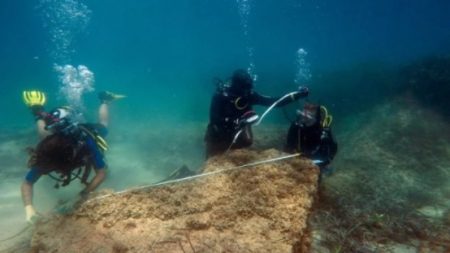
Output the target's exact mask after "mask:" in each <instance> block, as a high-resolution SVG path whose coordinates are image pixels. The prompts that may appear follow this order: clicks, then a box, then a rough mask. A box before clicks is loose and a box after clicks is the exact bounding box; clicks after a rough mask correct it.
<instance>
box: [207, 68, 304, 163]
mask: <svg viewBox="0 0 450 253" xmlns="http://www.w3.org/2000/svg"><path fill="white" fill-rule="evenodd" d="M308 93H309V91H308V88H306V87H300V88H299V90H298V91H297V92H295V93H292V94H291V96H289V97H287V98H286V99H284V100H282V101H280V102H279V103H278V104H277V106H284V105H287V104H289V103H291V102H293V101H296V100H298V99H300V98H304V97H307V96H308ZM279 99H280V98H273V97H267V96H262V95H260V94H258V93H257V92H255V91H253V80H252V78H251V76H250V75H249V74H248V73H247V71H245V70H242V69H238V70H236V71H235V72H234V73H233V76H232V78H231V84H230V85H221V86H220V87H219V89H218V90H217V92H216V93H215V94H214V96H213V98H212V101H211V107H210V114H209V117H210V119H209V124H208V128H207V130H206V134H205V142H206V157H207V158H208V157H211V156H213V155H217V154H220V153H223V152H225V151H226V150H227V149H228V148H230V146H231V148H233V149H238V148H244V147H248V146H250V145H251V144H252V142H253V135H252V131H251V123H253V122H254V121H253V122H251V121H250V119H255V115H256V114H255V112H254V111H253V110H252V107H253V105H262V106H270V105H272V104H273V103H275V102H276V101H277V100H279ZM240 130H242V132H241V134H239V136H238V138H237V139H236V140H234V142H233V138H234V137H235V136H236V134H237V133H238V132H239V131H240Z"/></svg>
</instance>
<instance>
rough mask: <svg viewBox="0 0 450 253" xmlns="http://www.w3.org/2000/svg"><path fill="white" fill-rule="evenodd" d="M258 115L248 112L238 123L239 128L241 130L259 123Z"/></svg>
mask: <svg viewBox="0 0 450 253" xmlns="http://www.w3.org/2000/svg"><path fill="white" fill-rule="evenodd" d="M258 118H259V116H258V114H256V113H255V112H254V111H248V112H246V113H244V114H243V115H242V116H241V117H240V118H239V120H238V122H237V127H238V128H239V129H241V128H243V127H244V126H246V125H251V124H253V123H255V122H256V121H258Z"/></svg>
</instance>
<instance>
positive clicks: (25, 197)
mask: <svg viewBox="0 0 450 253" xmlns="http://www.w3.org/2000/svg"><path fill="white" fill-rule="evenodd" d="M21 191H22V201H23V205H24V206H29V205H33V184H32V183H30V182H28V181H26V180H25V181H23V183H22V186H21Z"/></svg>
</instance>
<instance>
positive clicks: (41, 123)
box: [36, 119, 51, 139]
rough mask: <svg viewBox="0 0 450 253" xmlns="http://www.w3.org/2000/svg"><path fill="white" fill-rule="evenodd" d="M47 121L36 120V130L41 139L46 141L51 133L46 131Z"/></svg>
mask: <svg viewBox="0 0 450 253" xmlns="http://www.w3.org/2000/svg"><path fill="white" fill-rule="evenodd" d="M45 126H46V124H45V121H44V120H43V119H38V120H36V128H37V132H38V135H39V138H40V139H44V138H45V137H47V136H49V135H50V134H51V133H50V132H49V131H47V130H46V129H45Z"/></svg>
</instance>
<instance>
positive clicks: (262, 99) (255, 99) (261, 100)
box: [251, 87, 309, 107]
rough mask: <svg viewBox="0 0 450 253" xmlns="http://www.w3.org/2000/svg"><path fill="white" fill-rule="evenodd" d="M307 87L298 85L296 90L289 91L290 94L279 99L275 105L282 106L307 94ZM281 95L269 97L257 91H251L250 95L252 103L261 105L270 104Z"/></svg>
mask: <svg viewBox="0 0 450 253" xmlns="http://www.w3.org/2000/svg"><path fill="white" fill-rule="evenodd" d="M308 93H309V91H308V89H307V88H306V87H300V88H299V90H298V91H296V92H292V93H290V94H291V95H290V96H287V97H286V98H284V99H283V100H281V101H280V102H279V103H278V104H277V105H276V106H277V107H282V106H285V105H288V104H290V103H292V102H294V101H297V100H299V99H300V98H304V97H307V96H308ZM280 99H281V97H269V96H263V95H260V94H258V93H257V92H253V93H252V95H251V100H252V104H255V105H263V106H271V105H272V104H273V103H275V102H276V101H278V100H280Z"/></svg>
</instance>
